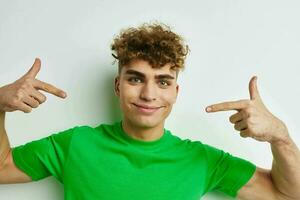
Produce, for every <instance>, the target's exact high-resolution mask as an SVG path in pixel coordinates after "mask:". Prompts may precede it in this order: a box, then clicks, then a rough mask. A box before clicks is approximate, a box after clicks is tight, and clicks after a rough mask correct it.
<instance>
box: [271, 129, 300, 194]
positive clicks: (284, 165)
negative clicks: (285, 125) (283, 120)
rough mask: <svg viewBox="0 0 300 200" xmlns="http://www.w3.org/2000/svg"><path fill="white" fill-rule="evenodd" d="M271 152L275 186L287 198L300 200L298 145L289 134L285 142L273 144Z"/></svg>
mask: <svg viewBox="0 0 300 200" xmlns="http://www.w3.org/2000/svg"><path fill="white" fill-rule="evenodd" d="M285 131H287V129H286V130H285ZM271 150H272V154H273V163H272V170H271V176H272V180H273V183H274V185H275V186H276V188H277V189H278V190H279V191H280V192H281V193H282V194H284V195H286V196H287V197H290V198H291V199H300V190H299V188H300V152H299V149H298V147H297V145H296V144H295V143H294V141H293V140H292V139H291V138H290V136H289V135H288V134H287V137H286V138H285V139H284V140H280V141H277V142H274V143H271Z"/></svg>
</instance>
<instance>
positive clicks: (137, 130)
mask: <svg viewBox="0 0 300 200" xmlns="http://www.w3.org/2000/svg"><path fill="white" fill-rule="evenodd" d="M122 127H123V129H124V131H125V133H126V134H127V135H129V136H130V137H132V138H134V139H137V140H142V141H147V142H151V141H155V140H158V139H159V138H161V137H162V135H163V134H164V123H163V122H162V123H160V124H159V125H158V126H155V127H150V128H149V127H140V126H137V125H135V124H133V123H131V122H130V121H129V120H128V119H126V118H124V119H123V120H122Z"/></svg>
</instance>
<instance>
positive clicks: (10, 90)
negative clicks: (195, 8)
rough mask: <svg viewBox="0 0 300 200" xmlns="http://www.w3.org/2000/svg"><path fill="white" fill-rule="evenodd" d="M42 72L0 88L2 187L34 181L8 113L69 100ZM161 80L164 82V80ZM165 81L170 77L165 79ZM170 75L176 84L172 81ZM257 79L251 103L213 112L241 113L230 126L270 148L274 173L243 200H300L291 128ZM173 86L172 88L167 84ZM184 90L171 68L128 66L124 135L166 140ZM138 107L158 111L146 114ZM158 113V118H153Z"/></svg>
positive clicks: (121, 80)
mask: <svg viewBox="0 0 300 200" xmlns="http://www.w3.org/2000/svg"><path fill="white" fill-rule="evenodd" d="M39 70H40V60H39V59H36V61H35V63H34V65H33V66H32V68H31V69H30V70H29V71H28V72H27V73H26V74H25V75H24V76H23V77H21V78H20V79H19V80H17V81H16V82H14V83H13V84H10V85H7V86H4V87H2V88H0V94H4V95H1V97H0V102H1V105H0V109H1V112H0V137H1V139H0V142H1V144H0V153H1V160H0V161H1V163H0V183H24V182H30V181H32V180H31V178H30V177H29V176H28V175H26V174H25V173H23V172H22V171H20V170H19V169H18V168H17V167H16V166H15V165H14V162H13V159H12V154H11V148H10V145H9V141H8V137H7V135H6V132H5V128H4V119H5V112H6V111H7V112H11V111H13V110H21V111H23V112H26V113H27V112H30V111H31V109H32V108H36V107H38V106H39V104H41V103H43V102H45V100H46V98H45V96H44V95H42V94H41V93H40V92H39V91H38V90H44V91H46V92H48V93H51V94H54V95H56V96H58V97H61V98H64V97H65V92H63V91H62V90H61V89H58V88H56V87H55V86H52V85H50V84H48V83H44V82H41V81H38V80H37V79H36V78H35V77H36V75H37V73H38V71H39ZM158 75H160V76H158ZM161 75H164V77H161ZM167 75H169V76H171V77H173V79H167V78H166V76H167ZM256 81H257V77H252V79H251V80H250V82H249V93H250V98H249V99H244V100H239V101H232V102H222V103H218V104H213V105H211V106H209V107H207V108H206V111H207V112H219V111H228V110H236V111H237V113H236V114H233V115H232V116H230V118H229V121H230V122H231V123H232V124H234V129H235V130H237V131H239V133H240V135H241V137H252V138H253V139H255V140H258V141H263V142H268V143H269V144H270V146H271V151H272V155H273V164H272V169H271V170H268V169H262V168H259V167H257V169H256V171H255V173H254V175H253V176H252V178H251V179H250V180H249V181H248V183H246V185H244V186H243V187H242V188H241V190H240V191H239V192H238V199H243V200H299V199H300V191H299V188H300V168H299V166H300V153H299V149H298V148H297V146H296V144H295V143H294V142H293V140H292V139H291V138H290V136H289V133H288V130H287V127H286V126H285V124H284V123H283V122H282V121H281V120H280V119H278V118H277V117H275V116H274V115H273V114H272V113H271V112H270V111H269V110H268V109H267V108H266V106H265V105H264V104H263V101H262V99H261V97H260V95H259V92H258V89H257V83H256ZM167 83H168V84H167ZM178 90H179V86H178V84H177V82H176V71H174V70H172V69H171V65H169V64H167V65H165V66H163V67H162V68H158V69H155V68H152V67H151V66H150V65H149V64H148V62H146V61H143V60H133V61H131V62H130V63H129V64H128V65H126V66H123V67H122V70H121V72H120V74H119V75H118V76H117V77H116V78H115V93H116V95H117V96H118V97H119V99H120V107H121V110H122V111H123V114H124V117H123V120H122V122H123V123H122V126H123V129H124V131H125V132H126V133H127V134H128V135H129V136H131V137H133V138H135V139H137V140H143V141H153V140H157V139H159V138H160V137H161V136H162V134H163V127H164V122H165V119H166V118H167V117H168V115H169V114H170V112H171V110H172V106H173V104H174V103H175V102H176V99H177V95H178ZM137 105H140V106H141V105H143V106H144V107H145V106H150V107H155V108H157V110H155V109H145V108H141V107H139V106H137ZM153 110H155V112H153Z"/></svg>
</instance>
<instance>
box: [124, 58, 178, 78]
mask: <svg viewBox="0 0 300 200" xmlns="http://www.w3.org/2000/svg"><path fill="white" fill-rule="evenodd" d="M128 70H135V71H138V72H141V73H143V74H144V75H145V76H155V75H159V74H169V75H172V76H176V70H175V69H174V68H172V65H171V64H166V65H164V66H162V67H160V68H153V67H152V66H151V65H150V64H149V62H148V61H145V60H141V59H136V60H132V61H131V62H129V63H128V64H127V65H124V66H123V67H122V71H121V74H126V72H127V71H128Z"/></svg>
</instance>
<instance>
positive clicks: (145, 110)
mask: <svg viewBox="0 0 300 200" xmlns="http://www.w3.org/2000/svg"><path fill="white" fill-rule="evenodd" d="M133 105H135V106H136V107H137V108H138V110H139V111H140V112H142V113H145V114H152V113H154V112H155V111H157V110H158V109H160V108H161V107H154V106H147V105H141V104H133Z"/></svg>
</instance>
